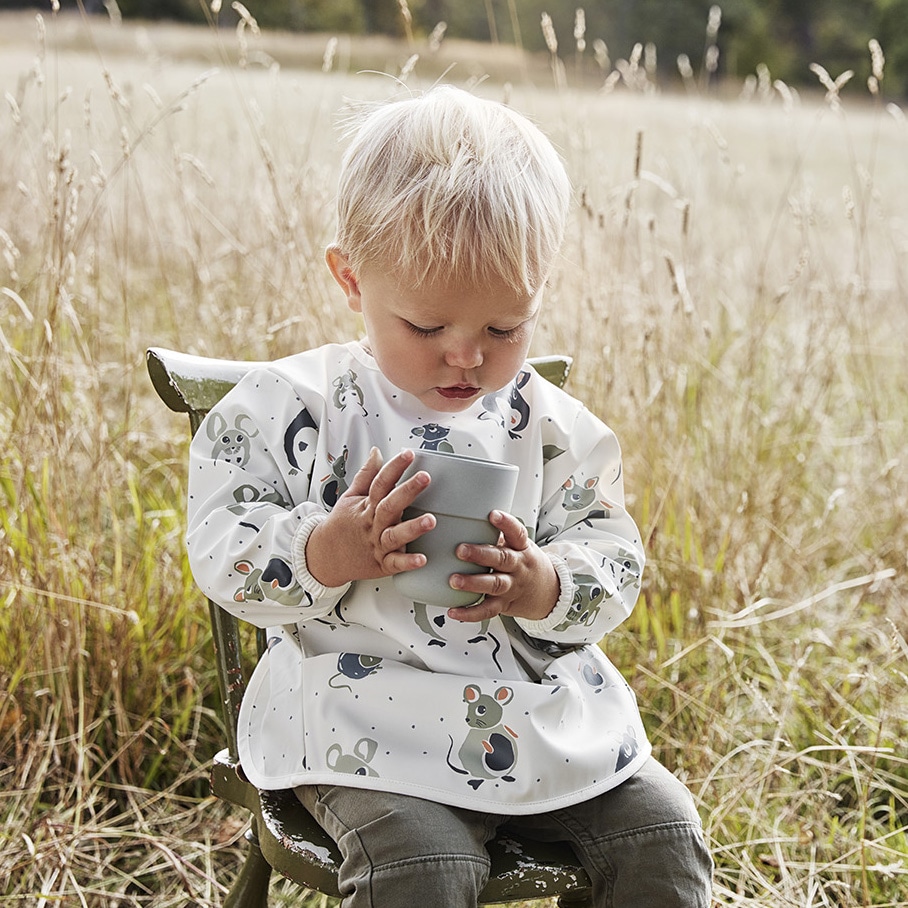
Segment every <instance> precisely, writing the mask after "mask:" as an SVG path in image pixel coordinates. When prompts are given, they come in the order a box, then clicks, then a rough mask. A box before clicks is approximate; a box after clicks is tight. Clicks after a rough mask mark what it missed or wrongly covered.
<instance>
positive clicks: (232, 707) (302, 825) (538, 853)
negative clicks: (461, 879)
mask: <svg viewBox="0 0 908 908" xmlns="http://www.w3.org/2000/svg"><path fill="white" fill-rule="evenodd" d="M531 362H532V364H533V366H534V367H535V368H536V370H537V371H538V372H539V373H540V374H542V375H543V376H544V377H545V378H547V379H549V381H552V382H554V383H555V384H557V385H559V386H561V385H563V384H564V382H565V380H566V379H567V376H568V372H569V370H570V366H571V360H570V358H568V357H559V356H553V357H540V358H537V359H533V360H531ZM147 364H148V373H149V375H150V377H151V381H152V384H153V385H154V388H155V390H156V391H157V393H158V395H159V396H160V398H161V400H163V401H164V403H165V404H166V405H167V406H168V407H169V408H170V409H171V410H174V411H176V412H178V413H186V414H187V415H188V416H189V426H190V431H191V432H192V433H193V434H194V433H195V431H196V430H197V429H198V427H199V425H200V424H201V422H202V420H203V419H204V417H205V415H206V413H207V412H208V410H209V409H210V408H211V407H212V406H213V405H214V404H216V403H217V402H218V401H219V400H220V399H221V397H223V396H224V394H226V393H227V391H229V390H230V389H231V388H232V387H233V386H234V385H235V384H236V383H237V382H238V381H239V380H240V378H242V377H243V375H245V374H246V372H248V371H249V370H250V369H252V368H254V367H256V366H261V365H264V364H263V363H257V362H237V361H233V360H221V359H210V358H206V357H200V356H190V355H188V354H185V353H178V352H175V351H171V350H163V349H160V348H151V349H150V350H148V353H147ZM208 608H209V613H210V617H211V626H212V635H213V638H214V649H215V659H216V662H217V672H218V682H219V686H220V693H221V705H222V713H223V714H222V718H223V721H224V727H225V731H226V741H225V744H226V747H225V748H224V749H223V750H222V751H220V753H218V754H217V755H216V756H215V757H214V760H213V763H212V769H211V789H212V792H213V793H214V794H215V795H216V796H217V797H219V798H222V799H223V800H225V801H228V802H230V803H231V804H236V805H238V806H240V807H244V808H246V809H247V810H248V811H249V814H250V826H249V830H248V831H247V833H246V839H247V840H248V843H249V844H248V853H247V857H246V860H245V863H244V865H243V867H242V869H241V870H240V873H239V874H238V876H237V878H236V881H235V882H234V885H233V887H232V889H231V890H230V892H229V893H228V895H227V898H226V900H225V902H224V906H225V908H267V905H268V884H269V880H270V878H271V873H272V870H274V871H277V872H278V873H280V874H281V875H283V876H284V877H286V878H287V879H290V880H293V881H294V882H296V883H298V884H300V885H301V886H305V887H307V888H309V889H312V890H315V891H317V892H320V893H323V894H325V895H329V896H334V897H338V896H339V892H338V888H337V871H338V867H339V866H340V860H341V858H340V853H339V852H338V850H337V847H336V846H335V844H334V842H333V841H332V839H331V838H330V837H329V836H328V835H327V834H326V833H325V832H324V831H323V830H322V828H321V827H320V826H319V825H318V824H317V823H316V822H315V820H314V819H312V817H311V816H310V815H309V814H308V812H307V811H306V810H305V809H304V808H303V807H302V805H301V804H300V803H299V801H297V799H296V796H295V795H294V794H293V792H292V791H261V790H259V789H257V788H255V787H254V786H253V785H252V783H250V782H249V781H248V780H247V779H246V778H245V776H244V775H243V770H242V767H241V766H240V763H239V760H238V759H237V744H236V727H237V714H238V711H239V705H240V701H241V700H242V697H243V692H244V690H245V687H246V680H245V677H244V674H243V668H242V653H241V639H240V630H239V622H238V621H237V619H236V618H234V617H233V616H232V615H230V614H229V613H228V612H226V611H224V609H222V608H220V606H218V605H216V604H215V603H214V602H211V601H210V600H209V602H208ZM264 636H265V635H264V631H261V630H259V631H258V635H257V643H258V650H259V655H261V653H262V651H263V647H264V644H265V639H264ZM489 852H490V854H491V858H492V873H491V876H490V878H489V882H488V885H487V886H486V888H485V889H484V890H483V892H482V896H481V898H480V904H483V905H488V904H492V903H497V902H509V901H517V900H525V899H541V898H548V897H552V896H558V904H559V906H561V908H567V906H571V908H582V906H589V905H590V904H591V902H590V880H589V877H588V876H587V874H586V871H584V869H583V867H582V866H581V865H580V863H579V861H578V860H577V858H576V856H575V855H574V853H573V851H572V850H571V849H570V848H569V847H568V846H567V845H559V844H546V843H541V842H535V841H530V840H526V839H523V838H517V837H516V836H508V835H505V834H502V836H501V837H499V838H498V839H496V840H495V841H493V842H492V843H490V846H489Z"/></svg>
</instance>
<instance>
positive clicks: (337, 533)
mask: <svg viewBox="0 0 908 908" xmlns="http://www.w3.org/2000/svg"><path fill="white" fill-rule="evenodd" d="M413 456H414V455H413V451H410V450H404V451H401V452H400V454H398V455H397V456H396V457H394V458H392V459H391V460H389V461H388V462H387V463H386V464H384V466H382V456H381V452H380V451H379V450H378V448H373V449H372V450H371V451H370V452H369V458H368V460H367V461H366V462H365V464H363V466H362V468H361V469H360V470H359V472H358V473H357V474H356V476H354V477H353V482H351V483H350V487H349V488H348V489H347V491H346V492H344V494H343V495H341V497H340V498H339V499H338V500H337V504H336V505H335V506H334V509H333V510H332V511H331V513H330V514H329V515H328V516H327V517H326V518H325V520H324V522H323V523H321V524H319V526H317V527H316V528H315V529H314V530H313V531H312V535H311V536H310V537H309V540H308V543H307V545H306V563H307V566H308V568H309V573H310V574H312V576H313V577H314V578H315V579H316V580H318V581H319V583H323V584H324V585H325V586H342V585H343V584H345V583H347V582H348V581H350V580H371V579H374V578H376V577H388V576H390V575H392V574H399V573H401V572H402V571H412V570H414V569H415V568H418V567H422V566H423V565H424V564H425V563H426V557H425V555H419V554H415V553H414V554H408V553H407V552H406V551H404V547H405V546H406V544H407V543H408V542H412V541H413V540H414V539H418V538H419V537H420V536H422V535H423V534H424V533H428V532H429V530H431V529H433V528H434V526H435V518H434V517H433V516H432V515H431V514H425V515H423V516H421V517H419V518H417V519H415V520H404V521H403V522H401V517H402V516H403V512H404V508H407V507H409V506H410V505H411V504H412V503H413V500H414V499H415V498H416V496H417V495H418V494H419V493H420V492H421V491H422V490H423V489H424V488H425V487H426V486H427V485H428V484H429V474H428V473H426V472H423V471H420V472H419V473H416V474H415V475H414V476H411V477H410V478H409V479H408V480H407V481H406V482H404V483H401V485H397V483H398V482H399V481H400V478H401V476H402V475H403V473H404V470H406V469H407V467H408V466H409V465H410V464H411V463H412V462H413Z"/></svg>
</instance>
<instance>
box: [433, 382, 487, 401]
mask: <svg viewBox="0 0 908 908" xmlns="http://www.w3.org/2000/svg"><path fill="white" fill-rule="evenodd" d="M435 390H436V391H438V393H439V394H440V395H441V396H442V397H444V398H447V399H448V400H469V398H471V397H475V396H476V395H477V394H479V392H480V390H481V389H480V388H473V387H469V386H467V387H464V386H461V385H454V386H452V387H450V388H436V389H435Z"/></svg>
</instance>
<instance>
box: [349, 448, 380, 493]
mask: <svg viewBox="0 0 908 908" xmlns="http://www.w3.org/2000/svg"><path fill="white" fill-rule="evenodd" d="M381 468H382V456H381V451H379V450H378V448H375V447H373V448H372V450H371V451H369V456H368V457H367V458H366V462H365V463H364V464H363V465H362V466H361V467H360V468H359V469H358V470H357V471H356V475H355V476H354V477H353V481H352V482H351V483H350V486H349V487H348V489H347V494H348V495H358V496H364V495H368V494H369V489H370V488H371V487H372V483H373V481H374V480H375V477H376V476H377V475H378V473H379V471H380V470H381Z"/></svg>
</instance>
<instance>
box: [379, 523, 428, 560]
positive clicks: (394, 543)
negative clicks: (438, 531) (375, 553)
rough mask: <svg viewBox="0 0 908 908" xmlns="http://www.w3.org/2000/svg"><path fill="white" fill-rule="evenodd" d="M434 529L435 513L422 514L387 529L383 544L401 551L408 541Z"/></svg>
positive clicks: (382, 536) (385, 546) (384, 533)
mask: <svg viewBox="0 0 908 908" xmlns="http://www.w3.org/2000/svg"><path fill="white" fill-rule="evenodd" d="M434 529H435V515H434V514H421V515H420V516H419V517H414V518H413V519H412V520H403V521H401V522H400V523H395V524H392V525H391V526H389V527H388V528H387V529H385V530H384V532H383V533H382V535H381V542H382V546H383V548H385V549H386V550H387V551H389V552H394V551H399V550H401V549H402V548H403V547H404V546H405V545H406V544H407V543H408V542H413V540H414V539H419V537H420V536H424V535H425V534H426V533H428V532H430V531H431V530H434ZM418 566H419V565H417V567H418Z"/></svg>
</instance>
